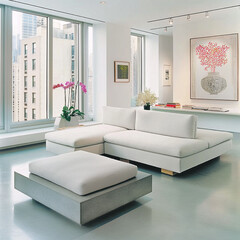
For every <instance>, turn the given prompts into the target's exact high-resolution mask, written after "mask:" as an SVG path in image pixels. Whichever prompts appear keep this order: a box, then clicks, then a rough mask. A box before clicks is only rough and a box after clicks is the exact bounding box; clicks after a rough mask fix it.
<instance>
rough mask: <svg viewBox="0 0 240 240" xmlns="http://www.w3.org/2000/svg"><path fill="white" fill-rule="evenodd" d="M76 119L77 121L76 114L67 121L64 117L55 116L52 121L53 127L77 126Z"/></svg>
mask: <svg viewBox="0 0 240 240" xmlns="http://www.w3.org/2000/svg"><path fill="white" fill-rule="evenodd" d="M78 121H79V117H78V116H75V117H71V121H67V120H66V119H63V118H61V117H56V119H55V122H54V129H59V128H65V127H74V126H78V124H79V122H78Z"/></svg>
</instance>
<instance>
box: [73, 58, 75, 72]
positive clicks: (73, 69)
mask: <svg viewBox="0 0 240 240" xmlns="http://www.w3.org/2000/svg"><path fill="white" fill-rule="evenodd" d="M74 66H75V64H74V60H72V73H74Z"/></svg>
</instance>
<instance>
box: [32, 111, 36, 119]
mask: <svg viewBox="0 0 240 240" xmlns="http://www.w3.org/2000/svg"><path fill="white" fill-rule="evenodd" d="M32 119H33V120H35V119H36V109H35V108H33V109H32Z"/></svg>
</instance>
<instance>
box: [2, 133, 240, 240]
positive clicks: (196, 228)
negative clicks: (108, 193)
mask: <svg viewBox="0 0 240 240" xmlns="http://www.w3.org/2000/svg"><path fill="white" fill-rule="evenodd" d="M51 155H52V154H50V153H47V152H46V151H45V145H44V144H39V145H33V146H29V147H22V148H16V149H12V150H5V151H0V181H1V182H0V239H1V240H10V239H20V240H28V239H34V240H35V239H36V240H38V239H44V240H48V239H51V240H53V239H58V240H62V239H64V240H78V239H82V240H90V239H94V240H95V239H96V240H98V239H101V240H108V239H109V240H117V239H119V240H123V239H129V240H131V239H137V240H140V239H144V240H145V239H153V240H155V239H162V240H170V239H171V240H172V239H174V240H188V239H189V240H198V239H201V240H203V239H209V240H215V239H217V240H221V239H226V240H235V239H236V240H239V239H240V135H235V136H234V144H233V149H232V150H231V151H229V152H228V153H227V154H225V155H223V156H222V157H221V159H215V160H213V161H210V162H209V163H207V164H204V165H202V166H200V167H197V168H195V169H193V170H191V171H188V172H186V173H184V174H181V175H177V176H175V177H170V176H166V175H163V174H161V173H160V172H159V170H158V169H154V168H150V167H146V166H139V168H140V170H142V171H144V172H148V173H151V174H152V175H153V193H151V194H149V195H147V196H145V197H142V198H141V199H139V200H138V201H136V202H133V203H131V204H129V205H126V206H124V207H122V208H120V209H118V210H116V211H114V212H112V213H111V214H108V215H106V216H104V217H102V218H100V219H98V220H95V221H94V222H92V223H90V224H88V225H86V226H79V225H77V224H75V223H73V222H71V221H70V220H68V219H66V218H64V217H62V216H61V215H59V214H57V213H55V212H54V211H52V210H50V209H48V208H46V207H44V206H43V205H41V204H39V203H37V202H35V201H32V200H31V199H30V198H28V197H27V196H25V195H24V194H22V193H20V192H17V191H16V190H14V189H13V169H14V167H16V166H18V165H19V164H22V163H26V162H29V161H31V160H34V159H37V158H41V157H46V156H51Z"/></svg>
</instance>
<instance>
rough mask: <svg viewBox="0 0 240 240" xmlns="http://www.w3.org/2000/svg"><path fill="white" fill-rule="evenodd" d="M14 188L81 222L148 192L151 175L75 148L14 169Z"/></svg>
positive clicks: (150, 187)
mask: <svg viewBox="0 0 240 240" xmlns="http://www.w3.org/2000/svg"><path fill="white" fill-rule="evenodd" d="M14 178H15V181H14V182H15V188H16V189H18V190H19V191H21V192H23V193H25V194H26V195H28V196H30V197H31V198H33V199H35V200H36V201H38V202H40V203H42V204H44V205H46V206H47V207H49V208H51V209H53V210H55V211H57V212H59V213H60V214H62V215H64V216H66V217H68V218H70V219H71V220H73V221H75V222H77V223H79V224H85V223H87V222H89V221H91V220H93V219H95V218H97V217H99V216H101V215H103V214H105V213H108V212H110V211H112V210H114V209H116V208H118V207H120V206H122V205H125V204H127V203H129V202H131V201H133V200H135V199H137V198H139V197H141V196H143V195H145V194H147V193H150V192H151V191H152V176H151V175H149V174H144V173H139V172H138V171H137V167H136V166H134V165H132V164H128V163H125V162H120V161H117V160H114V159H111V158H107V157H104V156H100V155H96V154H93V153H88V152H84V151H77V152H72V153H66V154H62V155H58V156H54V157H49V158H45V159H39V160H37V161H33V162H31V163H30V164H29V169H28V166H25V167H24V168H23V169H22V170H20V171H15V173H14Z"/></svg>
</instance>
